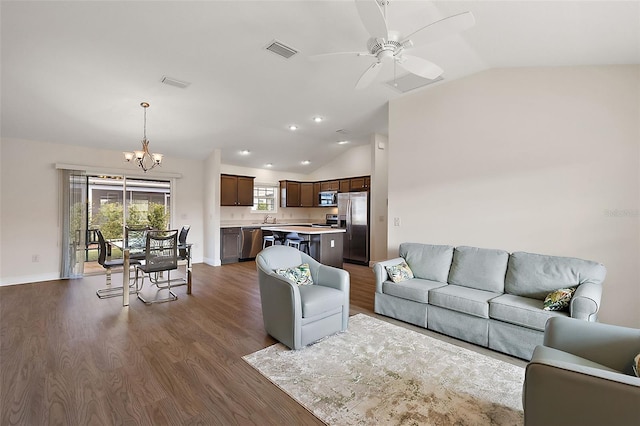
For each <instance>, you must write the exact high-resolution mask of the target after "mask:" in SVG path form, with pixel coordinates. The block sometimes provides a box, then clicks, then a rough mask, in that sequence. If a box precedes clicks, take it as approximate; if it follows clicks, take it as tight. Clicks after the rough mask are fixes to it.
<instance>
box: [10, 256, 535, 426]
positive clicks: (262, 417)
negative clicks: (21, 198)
mask: <svg viewBox="0 0 640 426" xmlns="http://www.w3.org/2000/svg"><path fill="white" fill-rule="evenodd" d="M345 269H347V270H348V271H349V272H350V274H351V307H350V310H351V314H355V313H367V314H369V315H373V316H376V317H378V318H382V319H384V320H386V321H389V322H392V323H394V324H398V325H401V326H403V327H406V328H410V329H413V330H415V331H417V332H420V333H423V334H429V335H432V336H433V337H436V338H439V339H441V340H445V341H449V342H450V343H453V344H456V345H459V346H463V347H467V348H470V349H472V350H475V351H478V352H480V353H485V354H486V355H489V356H493V357H496V358H499V359H503V360H505V361H507V362H512V363H514V364H517V365H524V362H523V361H521V360H517V359H515V358H511V357H508V356H506V355H502V354H497V353H495V352H492V351H489V350H487V349H484V348H479V347H476V346H474V345H471V344H467V343H464V342H460V341H458V340H455V339H451V338H448V337H446V336H441V335H437V334H436V333H432V332H430V331H428V330H423V329H420V328H418V327H414V326H411V325H408V324H404V323H401V322H399V321H395V320H392V319H389V318H386V317H380V316H378V315H375V314H374V313H373V298H374V292H375V286H374V277H373V273H372V271H371V269H370V268H368V267H364V266H357V265H350V264H345ZM193 270H194V272H193V294H192V295H190V296H189V295H187V294H186V287H184V286H183V287H178V288H176V290H175V291H176V293H177V294H178V297H179V299H178V300H177V301H175V302H170V303H161V304H156V305H151V306H146V305H144V304H143V303H142V302H140V301H139V300H137V299H135V298H132V299H131V305H130V306H129V307H128V308H123V307H122V299H121V298H112V299H104V300H99V299H98V298H97V297H96V295H95V292H96V290H97V289H98V288H101V287H104V284H105V277H104V276H88V277H85V278H83V279H79V280H69V281H67V280H60V281H50V282H44V283H34V284H25V285H16V286H9V287H0V374H1V377H0V412H1V418H0V425H2V426H4V425H13V424H20V425H46V424H60V425H122V424H128V425H217V424H219V425H236V424H241V425H251V424H255V425H320V424H322V423H321V422H320V421H319V420H318V419H316V418H315V417H314V416H313V415H311V414H310V413H309V412H307V411H306V410H305V409H304V408H303V407H302V406H300V405H299V404H297V403H296V402H295V401H294V400H293V399H291V398H290V397H289V396H287V395H286V394H285V393H284V392H282V391H280V390H279V389H278V388H277V387H276V386H275V385H273V384H271V383H270V382H269V381H268V380H267V379H265V378H264V377H263V376H261V375H260V374H259V373H257V372H256V371H255V370H254V369H253V368H252V367H250V366H249V365H248V364H246V363H245V362H244V361H243V360H242V359H241V357H242V356H244V355H247V354H250V353H252V352H255V351H257V350H260V349H262V348H265V347H267V346H270V345H272V344H273V343H275V341H274V340H273V339H272V338H271V337H269V336H268V335H267V334H266V333H265V331H264V328H263V323H262V312H261V308H260V295H259V291H258V283H257V273H256V269H255V263H254V262H243V263H237V264H231V265H224V266H222V267H217V268H213V267H210V266H207V265H204V264H197V265H194V268H193ZM121 277H122V276H121V275H117V274H116V275H114V283H118V282H121V279H122V278H121ZM114 285H115V284H114Z"/></svg>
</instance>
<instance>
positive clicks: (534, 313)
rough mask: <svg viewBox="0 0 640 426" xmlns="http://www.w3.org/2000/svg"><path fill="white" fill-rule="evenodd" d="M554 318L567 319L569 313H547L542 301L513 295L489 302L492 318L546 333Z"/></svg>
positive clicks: (505, 295) (506, 295) (504, 295)
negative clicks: (551, 319) (548, 324)
mask: <svg viewBox="0 0 640 426" xmlns="http://www.w3.org/2000/svg"><path fill="white" fill-rule="evenodd" d="M553 316H565V317H566V316H567V313H566V312H558V311H545V310H543V309H542V301H541V300H538V299H532V298H529V297H522V296H515V295H513V294H503V295H502V296H499V297H496V298H495V299H491V301H490V302H489V317H490V318H492V319H495V320H499V321H504V322H508V323H510V324H515V325H519V326H521V327H527V328H532V329H534V330H538V331H544V326H545V324H546V323H547V320H548V319H549V318H550V317H553Z"/></svg>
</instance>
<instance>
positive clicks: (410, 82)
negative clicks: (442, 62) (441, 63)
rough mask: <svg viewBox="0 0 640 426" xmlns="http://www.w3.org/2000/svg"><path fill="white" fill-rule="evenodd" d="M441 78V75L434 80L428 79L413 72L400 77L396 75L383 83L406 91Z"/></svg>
mask: <svg viewBox="0 0 640 426" xmlns="http://www.w3.org/2000/svg"><path fill="white" fill-rule="evenodd" d="M442 80H443V78H442V76H440V77H438V78H436V79H434V80H429V79H428V78H424V77H420V76H417V75H415V74H407V75H403V76H402V77H398V78H396V79H395V80H391V81H387V82H386V83H385V84H386V85H387V86H389V87H391V88H392V89H393V90H396V91H398V92H400V93H407V92H410V91H412V90H415V89H418V88H420V87H424V86H428V85H429V84H433V83H437V82H438V81H442Z"/></svg>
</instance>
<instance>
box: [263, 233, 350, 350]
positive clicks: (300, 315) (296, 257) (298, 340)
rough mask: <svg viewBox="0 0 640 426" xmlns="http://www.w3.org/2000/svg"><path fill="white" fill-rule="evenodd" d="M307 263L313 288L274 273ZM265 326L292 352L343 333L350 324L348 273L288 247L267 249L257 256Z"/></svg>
mask: <svg viewBox="0 0 640 426" xmlns="http://www.w3.org/2000/svg"><path fill="white" fill-rule="evenodd" d="M302 263H308V264H309V268H310V271H311V278H312V280H313V285H303V286H298V285H296V284H294V283H293V282H292V281H290V280H288V279H287V278H284V277H282V276H280V275H278V274H276V273H275V272H274V271H275V269H278V268H289V267H292V266H298V265H300V264H302ZM256 266H257V268H258V280H259V283H260V299H261V303H262V317H263V319H264V327H265V329H266V331H267V333H269V334H270V335H271V336H272V337H273V338H275V339H276V340H278V341H280V342H281V343H283V344H285V345H286V346H288V347H289V348H291V349H300V348H302V347H304V346H306V345H308V344H310V343H313V342H315V341H316V340H318V339H321V338H322V337H325V336H328V335H330V334H334V333H337V332H339V331H345V330H346V329H347V325H348V323H349V285H350V284H349V273H348V272H347V271H345V270H343V269H338V268H334V267H331V266H327V265H322V264H320V263H319V262H317V261H316V260H315V259H313V258H312V257H311V256H309V255H307V254H306V253H303V252H301V251H300V250H297V249H295V248H293V247H288V246H270V247H267V248H265V249H264V250H262V251H261V252H260V253H258V255H257V256H256Z"/></svg>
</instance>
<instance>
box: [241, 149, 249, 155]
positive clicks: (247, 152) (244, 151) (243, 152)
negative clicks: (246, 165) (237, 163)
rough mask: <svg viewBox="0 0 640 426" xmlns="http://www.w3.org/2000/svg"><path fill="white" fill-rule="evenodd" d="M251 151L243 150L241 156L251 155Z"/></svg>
mask: <svg viewBox="0 0 640 426" xmlns="http://www.w3.org/2000/svg"><path fill="white" fill-rule="evenodd" d="M250 152H251V151H249V150H248V149H243V150H242V151H240V154H242V155H249V153H250Z"/></svg>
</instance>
